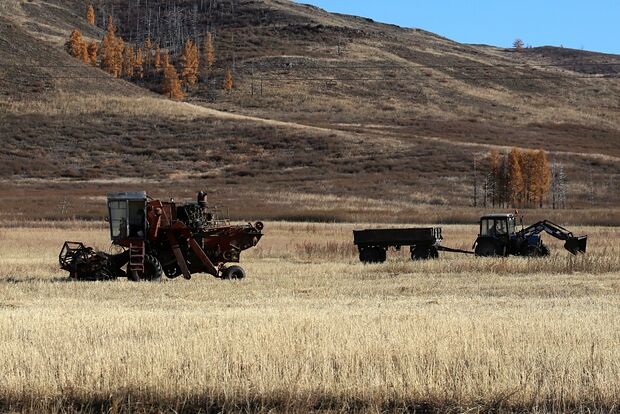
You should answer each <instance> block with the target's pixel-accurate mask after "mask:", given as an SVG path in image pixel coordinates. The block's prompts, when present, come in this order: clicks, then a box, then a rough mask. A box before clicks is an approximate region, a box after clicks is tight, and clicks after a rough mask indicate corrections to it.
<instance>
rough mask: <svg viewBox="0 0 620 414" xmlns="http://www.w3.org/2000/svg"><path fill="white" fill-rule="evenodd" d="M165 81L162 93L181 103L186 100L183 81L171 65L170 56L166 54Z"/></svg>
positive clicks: (164, 59)
mask: <svg viewBox="0 0 620 414" xmlns="http://www.w3.org/2000/svg"><path fill="white" fill-rule="evenodd" d="M163 61H164V80H163V82H162V87H161V89H162V93H163V94H164V95H166V96H168V97H169V98H170V99H174V100H177V101H180V100H181V99H183V98H185V94H184V93H183V91H182V90H181V81H180V80H179V74H178V73H177V70H176V68H175V67H174V66H173V65H171V64H170V63H169V59H168V54H167V53H166V54H164V58H163Z"/></svg>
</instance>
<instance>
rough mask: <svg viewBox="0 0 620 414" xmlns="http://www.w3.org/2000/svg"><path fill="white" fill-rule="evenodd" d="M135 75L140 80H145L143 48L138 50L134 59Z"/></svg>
mask: <svg viewBox="0 0 620 414" xmlns="http://www.w3.org/2000/svg"><path fill="white" fill-rule="evenodd" d="M134 75H135V76H136V78H138V79H142V78H144V62H143V59H142V48H138V50H137V51H136V56H135V59H134Z"/></svg>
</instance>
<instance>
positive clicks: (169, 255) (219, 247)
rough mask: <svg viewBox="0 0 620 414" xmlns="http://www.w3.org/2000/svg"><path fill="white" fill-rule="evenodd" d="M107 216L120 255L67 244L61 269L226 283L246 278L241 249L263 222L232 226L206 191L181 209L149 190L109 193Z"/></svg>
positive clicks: (100, 276)
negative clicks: (205, 276) (200, 278)
mask: <svg viewBox="0 0 620 414" xmlns="http://www.w3.org/2000/svg"><path fill="white" fill-rule="evenodd" d="M108 214H109V215H108V217H106V221H107V222H108V223H109V226H110V237H111V239H112V244H113V245H114V246H117V247H118V249H119V250H120V252H118V253H116V254H112V253H106V252H98V251H95V250H94V249H93V248H91V247H86V246H85V245H84V244H83V243H81V242H70V241H67V242H65V244H64V245H63V247H62V250H61V252H60V255H59V263H60V267H61V268H62V269H64V270H66V271H68V272H69V276H70V277H71V278H74V279H78V280H110V279H116V278H118V277H127V278H128V279H129V280H132V281H141V280H144V281H154V280H158V279H160V278H161V276H162V275H164V274H165V275H166V276H167V277H168V278H171V279H173V278H176V277H178V276H183V277H184V278H185V279H191V277H192V274H194V273H207V274H210V275H212V276H215V277H217V278H221V279H243V278H244V277H245V271H244V270H243V269H242V268H241V267H240V266H237V265H233V266H226V263H238V262H239V256H240V253H241V251H243V250H247V249H249V248H251V247H254V246H256V245H257V244H258V242H259V240H260V239H261V237H262V235H263V234H262V230H263V227H264V226H263V223H261V222H257V223H255V224H247V225H231V224H230V222H229V221H228V220H225V219H221V218H219V217H218V210H217V209H215V208H210V207H209V205H208V204H207V196H206V194H205V193H204V192H202V191H201V192H199V193H198V194H197V198H196V202H192V203H187V204H181V205H177V203H175V202H174V200H173V199H171V200H170V201H167V202H164V201H160V200H155V199H152V198H151V197H149V196H148V195H147V194H146V192H122V193H111V194H108Z"/></svg>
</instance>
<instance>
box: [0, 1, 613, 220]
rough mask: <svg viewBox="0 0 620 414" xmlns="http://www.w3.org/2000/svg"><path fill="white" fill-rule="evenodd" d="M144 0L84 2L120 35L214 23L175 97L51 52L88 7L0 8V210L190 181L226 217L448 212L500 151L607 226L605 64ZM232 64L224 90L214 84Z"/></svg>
mask: <svg viewBox="0 0 620 414" xmlns="http://www.w3.org/2000/svg"><path fill="white" fill-rule="evenodd" d="M136 4H140V3H136ZM147 4H148V7H150V9H149V8H146V6H144V5H141V6H139V7H138V6H137V5H134V4H133V3H132V5H131V6H127V2H122V1H112V0H100V1H97V2H95V6H96V7H97V13H98V14H97V23H98V24H99V25H100V26H103V23H102V22H103V21H104V19H105V15H106V14H108V13H110V14H112V13H113V14H114V16H115V21H116V22H117V25H118V27H119V30H120V34H121V35H122V36H123V37H124V38H125V39H126V41H136V40H137V41H140V42H141V41H142V40H143V38H144V37H145V30H146V29H145V27H147V26H148V27H151V31H152V35H153V36H154V37H156V36H157V35H159V36H160V37H162V39H163V38H164V36H168V37H166V38H167V39H169V35H167V34H166V30H164V29H162V27H164V28H165V27H166V26H165V25H155V23H154V22H155V19H154V18H152V16H158V15H159V16H161V14H162V13H163V12H162V8H163V10H164V12H166V11H167V10H168V11H169V10H170V9H169V8H170V7H171V6H170V5H171V4H174V7H175V8H174V10H175V12H176V13H180V15H181V16H185V17H184V18H179V19H178V21H182V23H178V27H180V28H182V30H181V29H179V30H180V32H181V33H185V35H186V36H191V37H197V38H198V40H199V39H200V38H201V36H202V35H203V33H205V32H206V31H207V30H209V31H212V32H213V33H214V35H215V44H216V50H217V65H216V66H217V68H216V77H215V79H213V80H212V81H211V82H210V83H209V84H207V85H205V84H202V85H201V86H199V87H197V88H195V89H194V90H192V91H191V93H190V96H189V97H188V99H187V102H185V103H177V102H172V101H169V100H166V99H164V98H162V97H161V96H160V95H159V94H158V93H156V92H155V91H150V90H149V87H150V88H151V89H156V85H155V87H154V85H143V86H144V87H140V86H138V85H134V84H131V83H129V82H127V81H124V80H119V79H114V78H112V77H110V76H108V75H107V74H105V73H104V72H102V71H100V70H98V69H96V68H92V67H87V66H84V65H82V64H80V62H78V61H77V60H75V59H73V58H71V57H70V56H68V55H67V54H66V53H65V52H64V50H63V43H64V42H65V41H66V39H67V38H68V36H69V33H70V32H71V30H72V29H74V28H79V29H80V30H81V31H82V33H83V34H84V35H85V36H86V37H87V38H88V39H92V40H100V38H101V36H102V34H103V31H102V30H101V28H94V27H90V26H88V24H87V23H86V21H85V19H84V16H85V10H86V7H87V3H86V2H83V1H80V0H58V1H46V0H37V1H22V0H5V1H4V2H2V4H0V61H1V62H2V63H1V64H0V121H1V123H0V136H2V138H3V143H4V145H3V147H2V148H1V149H0V160H2V162H1V163H0V177H1V178H2V181H1V182H0V188H1V189H2V190H3V191H4V193H5V194H7V197H4V198H3V199H2V201H0V209H2V210H3V211H5V212H6V213H5V214H7V215H13V214H14V213H16V212H19V213H21V214H23V216H25V217H30V216H33V215H37V216H38V215H42V216H45V217H55V216H58V211H59V207H58V206H59V204H63V205H65V204H68V206H69V207H67V208H64V207H63V208H62V214H63V215H65V214H67V215H79V216H85V217H92V216H97V215H100V214H102V208H101V207H102V206H101V199H99V198H97V197H96V196H98V195H101V194H102V193H103V192H105V191H107V190H109V189H118V188H121V187H122V188H146V189H148V190H149V191H151V192H153V193H154V194H156V195H157V194H160V195H177V196H178V195H179V194H180V195H188V196H189V194H190V193H191V192H193V191H195V189H197V188H203V187H204V188H207V189H208V190H209V191H211V192H212V193H214V195H213V198H215V199H216V200H222V202H231V201H233V200H234V201H235V204H234V205H233V207H232V209H233V214H234V215H236V216H255V215H260V216H267V217H271V218H327V219H338V220H374V219H379V218H382V219H384V220H391V219H400V220H407V219H408V218H410V217H411V216H412V214H414V213H420V212H425V211H427V210H428V207H429V206H433V207H432V208H433V211H435V212H436V214H438V215H437V217H438V219H445V218H446V217H448V216H451V215H457V213H455V212H454V209H453V208H452V207H454V208H456V210H458V209H459V208H460V207H459V206H467V205H469V204H470V203H471V183H472V181H473V177H472V166H473V159H474V158H478V159H481V158H482V157H483V156H484V155H485V154H486V153H487V152H488V151H489V150H490V149H491V148H499V149H502V150H505V149H508V148H510V147H512V146H519V147H523V148H544V149H546V150H547V151H549V152H550V157H551V158H552V159H553V160H555V161H557V162H561V163H563V164H564V166H565V168H566V171H567V175H568V177H569V184H570V194H569V204H570V205H571V206H572V207H579V208H584V207H592V206H594V207H597V208H599V209H601V210H600V211H601V212H600V213H597V214H600V216H601V217H606V216H608V214H607V213H606V212H604V210H603V209H604V208H607V207H613V208H616V206H617V205H618V201H620V200H619V199H620V194H619V192H618V190H617V188H618V176H619V175H620V100H618V96H619V93H620V78H619V77H618V72H619V71H620V56H614V55H603V54H598V53H592V52H584V51H575V50H568V49H560V48H552V47H547V48H535V49H526V50H524V51H522V52H515V51H514V50H510V49H500V48H493V47H488V46H478V45H462V44H458V43H455V42H452V41H450V40H448V39H445V38H442V37H440V36H437V35H435V34H432V33H428V32H425V31H423V30H419V29H403V28H399V27H396V26H391V25H385V24H378V23H375V22H373V21H370V20H368V19H364V18H359V17H352V16H344V15H337V14H330V13H327V12H325V11H323V10H320V9H318V8H315V7H312V6H306V5H300V4H295V3H291V2H288V1H280V0H266V1H250V0H239V1H210V2H206V1H200V0H196V1H189V0H185V1H176V2H163V1H161V2H156V1H151V2H148V3H147ZM166 5H167V7H168V8H166ZM194 5H196V7H194ZM209 6H211V7H209ZM146 16H149V17H148V18H147V17H146ZM190 17H191V18H190ZM151 19H153V22H151V23H152V24H150V25H149V24H147V23H148V22H149V21H151ZM158 27H159V28H158ZM181 37H183V36H181ZM167 41H168V43H169V47H170V49H171V51H173V52H174V47H175V45H174V42H173V41H171V40H167ZM162 42H164V41H163V40H162ZM229 67H230V68H234V73H235V81H236V88H235V90H234V92H233V93H232V94H230V95H228V94H226V93H223V92H221V91H220V90H219V88H218V87H217V85H219V84H221V83H220V82H221V79H220V78H219V77H221V76H222V74H223V71H224V70H225V69H226V68H229ZM24 197H25V198H26V199H29V198H31V199H32V201H33V202H32V203H30V204H28V205H29V207H28V208H25V207H24V206H23V205H20V206H16V205H15V200H18V199H19V200H23V199H24ZM66 200H69V201H66ZM77 200H80V201H77ZM437 211H439V212H443V213H437ZM614 211H615V210H614ZM591 216H592V214H590V213H587V212H584V213H583V217H591Z"/></svg>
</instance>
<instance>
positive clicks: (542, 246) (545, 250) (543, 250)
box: [540, 243, 551, 257]
mask: <svg viewBox="0 0 620 414" xmlns="http://www.w3.org/2000/svg"><path fill="white" fill-rule="evenodd" d="M550 254H551V251H550V250H549V247H547V245H546V244H544V243H540V256H541V257H547V256H549V255H550Z"/></svg>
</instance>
